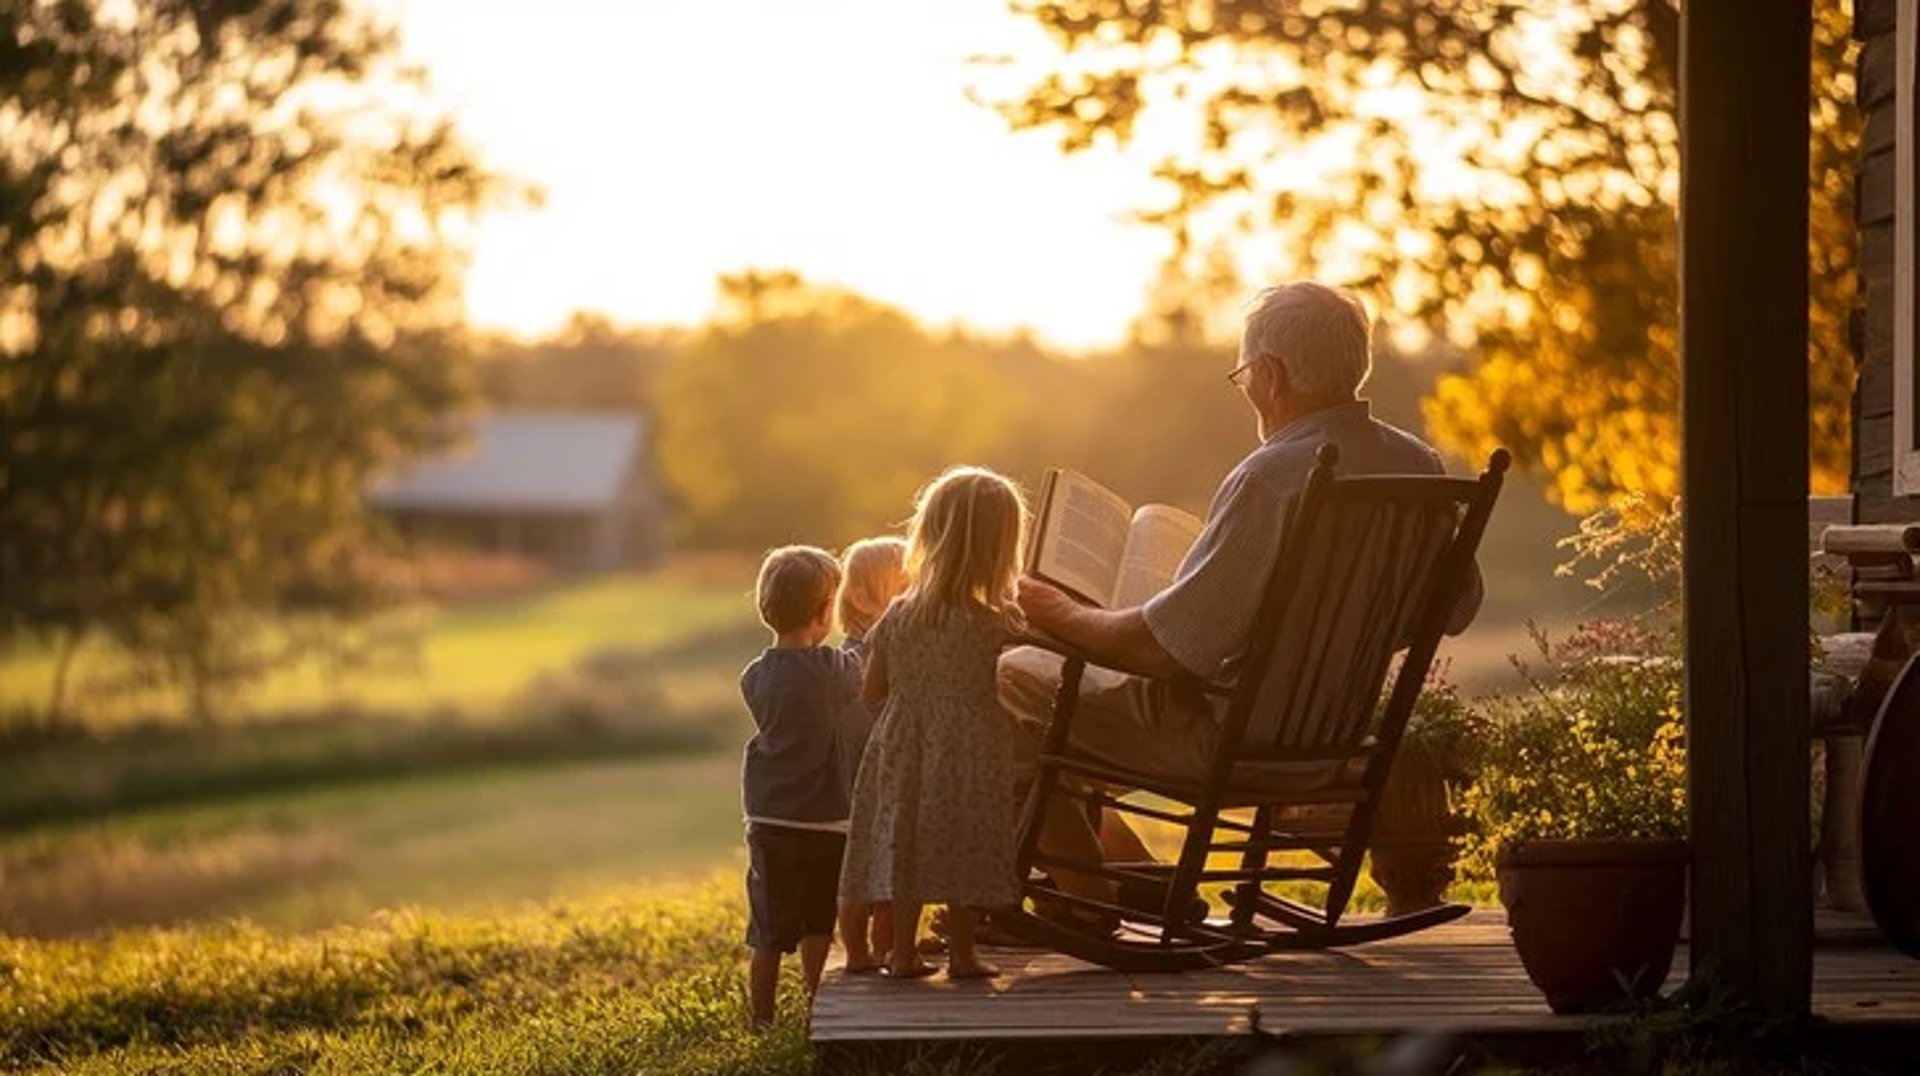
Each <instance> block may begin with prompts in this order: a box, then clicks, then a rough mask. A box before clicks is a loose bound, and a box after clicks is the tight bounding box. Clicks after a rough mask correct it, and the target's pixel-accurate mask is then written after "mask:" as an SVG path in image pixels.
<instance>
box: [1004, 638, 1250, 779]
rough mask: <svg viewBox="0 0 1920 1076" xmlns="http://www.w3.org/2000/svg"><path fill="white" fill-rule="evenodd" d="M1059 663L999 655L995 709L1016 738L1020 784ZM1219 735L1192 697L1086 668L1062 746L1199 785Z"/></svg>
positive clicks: (1029, 773) (1028, 649)
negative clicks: (1009, 720) (1005, 715)
mask: <svg viewBox="0 0 1920 1076" xmlns="http://www.w3.org/2000/svg"><path fill="white" fill-rule="evenodd" d="M1065 663H1066V662H1065V659H1063V658H1062V657H1061V656H1060V655H1058V654H1055V653H1053V652H1051V651H1048V650H1042V649H1040V648H1039V647H1033V646H1022V647H1016V648H1014V649H1012V650H1009V651H1007V652H1006V653H1004V654H1002V655H1000V702H1001V705H1003V706H1005V707H1006V708H1007V711H1008V712H1009V713H1011V714H1012V715H1013V717H1014V720H1015V721H1016V722H1017V723H1018V724H1019V726H1020V731H1021V733H1022V735H1021V736H1020V738H1019V740H1018V742H1017V743H1016V745H1015V748H1014V766H1015V770H1016V773H1017V776H1018V778H1019V780H1020V781H1021V782H1023V783H1024V782H1026V781H1030V780H1032V778H1033V772H1034V767H1035V763H1036V761H1037V759H1038V757H1039V754H1040V745H1041V742H1042V740H1043V739H1044V738H1045V737H1046V733H1047V723H1048V722H1049V721H1050V720H1052V718H1053V702H1054V696H1055V694H1056V693H1058V691H1059V689H1060V673H1061V669H1062V667H1063V666H1064V665H1065ZM1219 730H1220V726H1219V722H1218V721H1217V720H1215V718H1214V716H1213V711H1212V708H1211V707H1210V706H1209V705H1208V703H1207V700H1206V698H1205V697H1203V696H1201V695H1199V694H1198V693H1197V692H1194V693H1191V694H1189V693H1188V692H1186V691H1180V690H1175V689H1174V688H1173V686H1172V685H1171V684H1169V683H1168V682H1167V681H1164V680H1149V679H1147V678H1145V677H1140V676H1133V675H1131V674H1128V673H1123V672H1116V671H1114V670H1112V669H1103V668H1101V667H1099V666H1097V665H1089V666H1087V670H1086V674H1085V675H1084V676H1082V677H1081V680H1080V704H1079V706H1078V707H1077V708H1076V709H1075V710H1074V715H1073V723H1072V725H1070V726H1069V727H1068V740H1069V741H1070V743H1071V744H1072V746H1074V747H1076V748H1078V749H1080V750H1081V751H1084V752H1086V753H1087V754H1089V755H1092V756H1093V757H1095V758H1097V759H1100V760H1101V761H1103V762H1108V763H1111V764H1113V765H1115V766H1118V767H1120V768H1122V769H1126V770H1129V771H1132V772H1136V773H1140V774H1144V775H1146V776H1150V777H1163V778H1168V779H1173V780H1183V781H1198V780H1201V779H1203V778H1204V777H1205V776H1206V773H1207V768H1208V767H1209V766H1210V765H1211V764H1212V761H1213V751H1214V745H1215V743H1216V742H1217V741H1218V739H1219Z"/></svg>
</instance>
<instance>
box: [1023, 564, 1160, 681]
mask: <svg viewBox="0 0 1920 1076" xmlns="http://www.w3.org/2000/svg"><path fill="white" fill-rule="evenodd" d="M1014 600H1015V601H1016V602H1018V603H1019V605H1020V611H1021V612H1023V613H1025V614H1026V615H1027V626H1028V627H1030V628H1032V629H1033V630H1034V631H1036V632H1038V633H1040V634H1042V635H1051V636H1053V637H1054V638H1055V639H1058V640H1059V641H1061V642H1063V643H1066V644H1067V645H1068V646H1072V647H1076V648H1078V649H1080V650H1082V651H1085V652H1086V654H1087V655H1088V656H1089V657H1090V658H1092V659H1093V660H1094V661H1095V662H1097V663H1099V664H1103V665H1106V666H1108V667H1110V668H1115V669H1119V670H1121V671H1122V672H1132V673H1139V674H1141V675H1145V676H1174V675H1178V674H1179V673H1181V672H1183V671H1184V670H1183V669H1181V668H1180V663H1179V662H1177V661H1175V660H1174V659H1173V655H1171V654H1169V653H1167V652H1166V650H1164V649H1162V648H1161V646H1160V641H1159V640H1158V639H1155V638H1154V637H1153V632H1152V631H1150V630H1148V628H1147V618H1146V617H1145V616H1144V615H1143V614H1142V613H1141V611H1140V610H1139V609H1137V608H1135V609H1113V610H1108V609H1096V608H1094V607H1093V606H1091V605H1082V604H1081V603H1080V602H1077V601H1075V600H1073V598H1072V597H1070V596H1069V595H1068V594H1067V592H1066V591H1064V590H1061V589H1060V588H1059V587H1056V586H1054V585H1053V584H1051V583H1043V582H1041V581H1040V580H1038V579H1031V578H1028V577H1027V576H1021V577H1020V589H1019V590H1018V592H1017V593H1015V595H1014Z"/></svg>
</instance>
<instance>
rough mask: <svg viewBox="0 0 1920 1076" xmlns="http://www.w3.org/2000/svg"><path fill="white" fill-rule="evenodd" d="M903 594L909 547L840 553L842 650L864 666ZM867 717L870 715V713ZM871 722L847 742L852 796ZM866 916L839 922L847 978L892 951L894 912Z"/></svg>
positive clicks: (878, 909) (885, 907) (865, 546)
mask: <svg viewBox="0 0 1920 1076" xmlns="http://www.w3.org/2000/svg"><path fill="white" fill-rule="evenodd" d="M905 589H907V543H906V542H904V541H902V540H900V539H898V538H893V537H884V538H863V539H861V540H860V541H858V542H855V543H853V544H852V545H850V546H848V547H847V549H846V551H845V552H844V553H842V554H840V594H839V597H838V598H836V599H835V600H834V610H835V612H836V613H838V614H839V620H840V630H841V631H843V632H845V633H846V640H845V641H844V642H842V643H841V648H842V649H844V650H846V651H847V652H848V653H850V654H853V655H855V656H856V657H858V658H859V659H860V661H861V663H862V664H863V665H864V664H865V662H866V659H867V632H869V631H871V630H873V622H874V621H876V620H878V619H880V614H882V613H884V612H886V610H887V605H888V603H890V602H892V601H893V599H895V598H897V597H899V596H900V592H901V591H903V590H905ZM868 716H869V718H870V717H871V711H869V712H868ZM872 727H873V726H872V721H871V720H868V721H866V722H864V723H863V724H862V725H861V726H860V728H859V729H858V730H857V731H856V732H854V733H853V734H851V735H850V736H849V737H848V747H849V750H848V751H847V752H846V755H845V758H846V760H847V762H848V763H849V764H850V765H849V767H848V770H847V787H848V789H849V791H851V789H852V787H853V781H854V776H855V774H856V773H857V772H858V771H859V768H860V756H861V753H862V752H863V751H864V750H865V749H866V744H867V736H868V734H869V733H870V732H871V730H872ZM870 918H871V920H872V921H871V923H869V922H867V921H866V920H868V919H869V916H867V915H865V914H863V913H862V912H860V911H858V910H856V911H854V912H853V914H851V915H843V916H842V917H841V921H840V938H841V944H843V945H845V946H846V948H847V973H848V974H849V975H859V974H862V973H865V972H870V971H877V970H879V968H880V967H881V965H882V964H884V963H885V962H886V960H887V955H888V953H889V952H891V951H892V949H893V916H892V907H891V905H889V904H888V903H886V902H884V901H883V902H880V903H878V904H875V905H873V907H872V915H871V917H870Z"/></svg>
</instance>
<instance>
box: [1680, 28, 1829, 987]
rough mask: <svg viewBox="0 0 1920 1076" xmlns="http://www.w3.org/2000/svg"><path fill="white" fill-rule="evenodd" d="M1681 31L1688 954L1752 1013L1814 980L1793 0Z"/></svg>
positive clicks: (1801, 93)
mask: <svg viewBox="0 0 1920 1076" xmlns="http://www.w3.org/2000/svg"><path fill="white" fill-rule="evenodd" d="M1681 12H1682V14H1681V35H1680V51H1681V63H1680V87H1681V88H1680V129H1681V184H1680V257H1681V274H1680V278H1681V283H1680V299H1681V302H1680V311H1681V313H1680V330H1681V354H1682V360H1681V365H1682V381H1683V388H1682V394H1681V398H1682V418H1683V428H1684V431H1685V441H1684V465H1683V477H1684V480H1685V490H1686V494H1685V496H1686V529H1685V539H1684V553H1685V563H1686V582H1685V601H1686V660H1687V689H1686V712H1687V730H1688V736H1687V800H1688V814H1689V829H1690V838H1691V842H1692V852H1693V873H1692V925H1691V931H1692V933H1691V944H1692V959H1693V964H1694V967H1695V968H1696V969H1701V968H1705V967H1711V968H1713V969H1714V970H1715V971H1716V973H1717V975H1718V976H1719V978H1720V980H1721V981H1722V982H1724V983H1726V984H1727V985H1729V986H1730V987H1732V988H1733V989H1734V990H1736V991H1738V992H1739V993H1740V994H1741V995H1743V996H1744V997H1745V998H1747V999H1748V1000H1749V1001H1751V1002H1752V1003H1754V1004H1756V1005H1757V1006H1759V1007H1760V1008H1761V1009H1762V1010H1763V1011H1765V1012H1767V1013H1770V1014H1774V1015H1781V1016H1787V1015H1793V1014H1799V1013H1804V1012H1806V1011H1807V1008H1808V1001H1809V996H1810V994H1811V990H1812V978H1813V963H1812V936H1813V898H1812V891H1811V880H1810V877H1809V864H1808V858H1809V857H1808V839H1809V838H1808V803H1807V798H1808V788H1807V786H1808V748H1809V744H1808V713H1807V710H1808V703H1807V660H1808V653H1807V650H1808V647H1807V555H1806V541H1807V531H1806V524H1807V142H1808V130H1807V104H1808V102H1807V94H1808V88H1807V83H1808V78H1809V65H1810V62H1811V57H1810V54H1809V53H1810V47H1811V45H1810V41H1811V32H1812V27H1811V14H1810V8H1809V5H1808V4H1805V3H1794V2H1783V3H1753V2H1752V0H1688V2H1687V3H1685V4H1684V5H1682V7H1681Z"/></svg>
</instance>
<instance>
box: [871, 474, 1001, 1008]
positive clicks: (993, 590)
mask: <svg viewBox="0 0 1920 1076" xmlns="http://www.w3.org/2000/svg"><path fill="white" fill-rule="evenodd" d="M1026 524H1027V511H1026V505H1025V504H1023V503H1022V502H1021V500H1020V494H1019V492H1018V491H1017V490H1015V489H1014V487H1013V484H1012V483H1011V482H1009V481H1007V480H1006V479H1005V478H1002V477H1001V476H999V475H997V474H995V473H993V472H992V471H986V470H981V469H979V468H975V467H963V468H956V469H954V470H950V471H948V472H947V473H945V474H943V475H941V476H940V477H939V479H937V480H936V481H935V482H934V483H933V484H932V485H930V486H928V487H927V488H926V489H925V490H923V491H921V494H920V497H919V500H918V502H917V504H916V506H915V511H914V517H913V527H912V531H911V533H910V534H909V535H908V538H907V576H908V579H909V580H910V582H909V584H908V586H907V591H906V593H905V594H904V595H902V596H901V597H900V598H899V599H897V600H896V601H894V603H893V604H892V605H891V606H890V607H889V608H888V609H887V612H886V614H885V615H884V616H883V617H881V618H880V622H879V623H878V624H875V625H874V627H873V630H872V632H870V633H869V634H868V636H867V644H868V648H869V657H868V659H867V673H866V697H867V701H868V703H869V705H872V706H874V707H875V708H876V709H878V710H879V711H880V719H879V721H878V723H876V724H875V726H874V730H873V737H872V739H871V740H870V741H869V742H868V744H867V750H866V754H865V756H864V757H863V758H862V760H861V763H860V776H859V778H858V779H857V780H856V781H855V783H854V804H853V818H852V828H851V832H850V833H849V835H848V839H847V857H846V861H845V863H844V865H843V866H842V868H841V872H840V906H841V916H842V919H841V937H842V938H843V939H845V938H850V937H853V936H854V935H855V933H856V931H849V930H848V929H847V924H848V923H849V922H850V921H851V922H853V923H855V924H856V927H857V925H858V922H859V920H858V919H857V918H856V919H850V918H849V917H852V916H859V915H862V914H864V911H865V909H866V907H867V905H869V904H871V903H873V902H875V901H886V900H890V901H892V902H893V947H892V951H891V953H890V954H889V956H888V959H887V971H888V973H889V974H890V975H892V976H894V977H896V978H917V977H919V976H923V975H930V974H932V973H933V971H934V968H932V967H931V966H929V965H928V964H926V963H925V962H923V961H922V960H921V959H920V955H919V953H918V951H917V949H916V947H915V944H914V943H915V935H916V934H917V932H918V930H919V926H920V909H921V907H922V906H923V905H925V904H929V903H938V904H945V905H946V906H947V910H948V921H949V932H950V936H949V937H948V939H947V952H948V962H947V976H948V977H949V978H952V979H979V978H987V977H990V976H993V975H997V974H999V972H998V970H997V969H995V968H993V967H991V966H989V965H987V964H983V963H981V961H980V958H979V956H978V954H977V953H976V952H975V951H974V928H975V912H974V909H976V908H983V907H987V908H990V907H1003V906H1006V905H1011V904H1016V903H1018V902H1019V900H1020V885H1019V879H1017V878H1016V877H1015V876H1014V843H1013V838H1014V802H1013V781H1014V776H1013V743H1014V728H1013V719H1012V718H1011V717H1009V716H1008V715H1007V713H1006V711H1004V710H1002V709H1001V708H1000V702H999V699H998V697H997V695H996V690H995V667H996V665H997V663H998V661H999V657H1000V648H1001V644H1002V640H1003V638H1004V636H1005V634H1006V632H1007V630H1008V629H1009V628H1010V627H1012V626H1013V625H1014V623H1015V622H1016V619H1017V617H1018V613H1017V612H1016V610H1015V607H1014V604H1013V594H1014V583H1015V580H1016V579H1017V577H1018V576H1019V573H1020V548H1021V543H1022V539H1023V538H1024V537H1025V531H1026ZM849 959H851V957H850V958H849Z"/></svg>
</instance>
